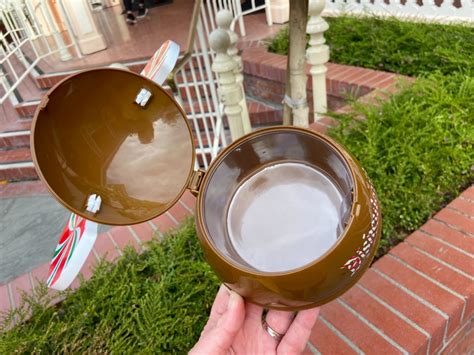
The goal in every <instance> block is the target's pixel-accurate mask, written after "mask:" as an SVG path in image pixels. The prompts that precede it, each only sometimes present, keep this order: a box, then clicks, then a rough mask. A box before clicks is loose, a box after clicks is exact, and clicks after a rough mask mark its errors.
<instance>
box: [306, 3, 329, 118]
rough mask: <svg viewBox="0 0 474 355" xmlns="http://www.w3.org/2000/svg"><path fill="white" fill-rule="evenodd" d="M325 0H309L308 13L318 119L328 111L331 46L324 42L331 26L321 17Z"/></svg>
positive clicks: (311, 62)
mask: <svg viewBox="0 0 474 355" xmlns="http://www.w3.org/2000/svg"><path fill="white" fill-rule="evenodd" d="M324 5H325V0H309V7H308V14H309V16H310V19H309V21H308V25H307V27H306V32H307V33H308V34H309V35H310V40H309V48H308V49H307V50H306V58H307V61H308V63H309V64H310V65H311V71H310V73H311V76H312V80H313V112H314V120H315V121H317V120H318V119H319V118H320V115H321V114H324V113H326V112H327V93H326V71H327V68H326V65H325V63H327V62H328V60H329V47H328V46H327V45H325V44H324V43H325V42H326V40H325V39H324V32H325V31H326V30H327V29H328V28H329V25H328V23H327V22H326V21H325V20H324V19H323V18H322V17H321V12H322V11H323V9H324Z"/></svg>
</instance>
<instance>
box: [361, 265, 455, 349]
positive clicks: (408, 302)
mask: <svg viewBox="0 0 474 355" xmlns="http://www.w3.org/2000/svg"><path fill="white" fill-rule="evenodd" d="M359 285H361V286H363V287H364V288H366V289H367V290H369V291H370V292H372V293H373V294H374V295H376V296H377V297H379V298H380V299H381V300H383V301H384V302H385V303H387V304H388V305H390V306H392V307H393V308H394V309H396V310H397V311H398V312H400V313H401V314H403V315H404V316H405V317H407V318H408V319H410V320H411V321H413V322H414V323H415V324H417V325H418V326H420V327H421V328H422V329H424V330H426V331H427V332H428V333H429V334H430V335H431V339H430V348H429V349H430V352H432V351H433V350H434V349H437V348H438V347H439V346H440V345H441V344H442V342H443V337H444V331H445V328H446V324H447V319H445V318H444V317H443V316H441V315H440V314H439V313H436V312H435V311H433V310H432V309H431V308H429V307H427V306H425V305H424V304H423V303H421V302H419V301H418V300H417V299H416V298H414V297H412V296H411V295H410V294H408V293H406V292H405V291H403V290H402V289H401V288H398V287H397V286H395V285H393V284H391V283H390V282H388V281H387V280H385V279H384V278H383V277H382V276H380V275H378V274H377V273H376V272H374V271H372V270H371V269H369V270H368V271H367V272H366V273H365V274H364V276H363V277H362V279H361V280H360V281H359Z"/></svg>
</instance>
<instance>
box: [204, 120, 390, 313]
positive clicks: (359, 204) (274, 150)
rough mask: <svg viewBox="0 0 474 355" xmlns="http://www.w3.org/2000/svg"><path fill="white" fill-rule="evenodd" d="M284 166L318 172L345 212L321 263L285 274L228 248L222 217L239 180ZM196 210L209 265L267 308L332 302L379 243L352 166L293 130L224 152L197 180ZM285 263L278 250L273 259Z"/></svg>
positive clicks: (372, 210) (339, 152) (363, 186)
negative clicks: (340, 196)
mask: <svg viewBox="0 0 474 355" xmlns="http://www.w3.org/2000/svg"><path fill="white" fill-rule="evenodd" d="M284 161H291V162H302V163H305V164H309V165H312V166H314V167H316V168H319V169H321V170H322V171H324V172H325V173H326V174H327V175H328V177H329V178H331V179H332V181H333V182H335V183H336V184H337V185H338V188H339V189H340V191H341V192H342V194H343V196H346V198H345V200H346V201H349V203H350V207H349V208H348V212H349V213H348V214H347V216H345V218H344V220H345V224H346V228H345V230H344V231H343V233H342V235H341V237H340V238H339V239H338V241H337V243H336V244H335V245H334V246H333V247H332V248H330V249H329V250H328V251H327V252H326V253H324V254H323V255H322V256H321V257H319V258H317V259H316V260H315V261H313V262H311V263H309V264H307V265H304V266H302V267H299V268H297V269H293V270H289V271H286V272H262V271H259V270H256V269H255V268H253V267H252V266H250V265H248V264H246V263H245V261H244V260H242V259H241V258H239V255H238V254H237V253H236V252H235V250H233V248H232V246H231V245H230V244H231V243H229V242H228V237H227V230H226V223H225V219H226V213H225V211H226V210H227V208H228V205H229V200H230V199H231V198H232V196H233V194H234V192H235V190H236V189H237V188H238V186H239V184H241V183H242V181H244V180H245V179H248V177H249V176H251V175H253V174H255V172H257V171H259V170H261V168H262V166H265V165H271V164H275V163H281V162H284ZM197 204H198V205H197V213H196V228H197V232H198V236H199V239H200V242H201V245H202V247H203V249H204V254H205V256H206V259H207V261H208V262H209V264H210V265H211V266H212V267H213V269H214V271H215V272H216V273H217V274H218V276H219V277H220V279H221V280H222V281H223V282H225V283H226V284H227V285H228V286H229V287H230V288H232V289H233V290H235V291H236V292H238V293H239V294H241V295H242V296H244V297H245V298H246V299H247V300H248V301H250V302H253V303H256V304H260V305H262V306H265V307H269V308H276V309H282V310H298V309H304V308H310V307H315V306H318V305H321V304H324V303H327V302H329V301H331V300H333V299H335V298H337V297H338V296H340V295H341V294H343V293H344V292H345V291H347V290H348V289H349V288H350V287H352V286H353V285H354V284H355V283H356V282H357V280H358V279H359V278H360V277H361V276H362V274H363V273H364V271H365V270H366V269H367V267H368V266H369V265H370V262H371V260H372V258H373V256H374V254H375V251H376V249H377V244H378V241H379V238H380V232H381V219H380V216H379V212H378V202H377V200H376V197H375V194H374V192H373V188H372V186H371V185H370V181H369V179H368V178H367V176H366V174H365V172H364V171H363V170H362V168H361V167H360V165H359V164H358V162H357V161H356V160H355V159H354V158H352V157H351V156H350V155H349V154H348V153H347V152H346V151H345V150H343V149H342V148H341V147H340V146H339V145H338V144H336V143H335V142H334V141H332V140H331V139H329V138H327V137H326V136H324V135H321V134H319V133H316V132H313V131H309V130H305V129H300V128H295V127H275V128H269V129H263V130H260V131H257V132H254V133H251V134H249V135H247V136H244V137H242V138H241V139H239V140H238V141H236V142H234V143H233V144H232V145H230V146H229V147H227V148H226V149H224V151H223V152H221V153H220V154H219V156H218V157H217V158H216V159H215V160H214V161H213V162H212V164H211V166H210V168H209V170H208V171H207V173H206V175H205V177H204V179H203V182H202V184H201V188H200V193H199V195H198V200H197ZM368 241H370V242H368ZM284 256H285V251H284V250H282V252H281V254H280V255H275V257H276V258H278V257H284Z"/></svg>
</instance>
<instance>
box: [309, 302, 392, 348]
mask: <svg viewBox="0 0 474 355" xmlns="http://www.w3.org/2000/svg"><path fill="white" fill-rule="evenodd" d="M320 314H321V315H322V316H323V317H324V318H325V319H326V320H327V321H328V322H329V323H331V324H332V325H333V326H334V327H335V328H336V329H337V330H339V331H340V332H341V333H342V334H344V335H345V336H346V337H347V338H348V339H349V340H350V341H351V342H352V343H353V344H354V345H356V346H357V347H358V348H359V349H361V350H362V351H363V352H365V353H366V354H398V353H400V352H399V351H398V349H397V348H395V347H394V346H393V345H391V344H390V343H389V342H387V341H386V340H385V339H384V338H382V337H381V336H380V335H379V334H377V333H376V332H375V331H374V330H372V329H371V328H370V327H369V326H367V325H366V324H365V323H363V322H362V321H361V320H359V319H358V318H357V317H356V316H355V315H353V314H352V313H350V312H349V311H348V310H346V309H345V308H344V307H343V306H342V305H340V304H339V303H337V301H333V302H331V303H328V304H326V305H324V306H323V307H322V308H321V313H320ZM316 345H317V344H316Z"/></svg>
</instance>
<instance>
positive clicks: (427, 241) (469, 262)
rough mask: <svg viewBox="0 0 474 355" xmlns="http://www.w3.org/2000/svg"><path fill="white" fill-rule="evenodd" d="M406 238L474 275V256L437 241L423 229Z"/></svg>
mask: <svg viewBox="0 0 474 355" xmlns="http://www.w3.org/2000/svg"><path fill="white" fill-rule="evenodd" d="M405 240H406V242H408V243H409V244H411V245H415V246H416V247H418V248H420V249H422V250H424V251H426V252H428V253H429V254H430V255H432V256H434V257H436V258H438V259H440V260H443V261H444V262H446V263H448V264H449V265H452V266H453V267H455V268H457V269H458V270H461V271H463V272H465V273H466V274H468V275H471V276H474V258H473V257H472V256H468V255H466V254H463V253H461V252H459V251H457V250H456V249H453V248H451V247H449V246H447V245H446V244H443V243H441V242H439V241H437V240H436V239H435V238H432V237H430V236H429V235H427V234H425V233H423V232H422V231H416V232H414V233H413V234H412V235H410V236H409V237H408V238H407V239H405Z"/></svg>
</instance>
